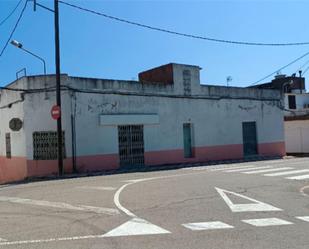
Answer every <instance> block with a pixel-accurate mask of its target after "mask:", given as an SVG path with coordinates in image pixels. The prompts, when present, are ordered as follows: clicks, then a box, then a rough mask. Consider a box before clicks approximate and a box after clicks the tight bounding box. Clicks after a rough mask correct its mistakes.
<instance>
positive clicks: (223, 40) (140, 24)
mask: <svg viewBox="0 0 309 249" xmlns="http://www.w3.org/2000/svg"><path fill="white" fill-rule="evenodd" d="M59 3H62V4H64V5H67V6H70V7H72V8H76V9H79V10H82V11H85V12H88V13H92V14H95V15H99V16H103V17H105V18H108V19H111V20H114V21H118V22H122V23H126V24H130V25H134V26H138V27H141V28H146V29H150V30H154V31H159V32H164V33H168V34H172V35H177V36H182V37H187V38H193V39H199V40H206V41H211V42H220V43H229V44H236V45H249V46H303V45H309V41H306V42H291V43H263V42H248V41H235V40H225V39H218V38H211V37H206V36H199V35H193V34H188V33H181V32H177V31H173V30H168V29H164V28H159V27H154V26H150V25H146V24H142V23H138V22H134V21H130V20H127V19H123V18H119V17H115V16H111V15H107V14H105V13H102V12H98V11H95V10H91V9H87V8H84V7H81V6H77V5H75V4H71V3H67V2H64V1H61V0H59Z"/></svg>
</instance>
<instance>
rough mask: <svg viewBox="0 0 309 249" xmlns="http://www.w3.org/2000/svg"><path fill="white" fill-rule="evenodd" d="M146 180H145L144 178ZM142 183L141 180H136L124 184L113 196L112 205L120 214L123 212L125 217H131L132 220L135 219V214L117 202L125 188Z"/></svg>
mask: <svg viewBox="0 0 309 249" xmlns="http://www.w3.org/2000/svg"><path fill="white" fill-rule="evenodd" d="M145 179H146V178H145ZM139 180H140V181H143V179H137V180H130V182H129V183H127V184H124V185H123V186H121V187H120V188H119V189H118V190H117V192H116V193H115V195H114V203H115V205H116V207H117V208H119V209H120V210H121V211H122V212H124V213H125V214H126V215H128V216H130V217H132V218H137V216H136V215H135V214H133V213H132V212H131V211H130V210H128V209H126V208H125V207H124V206H122V205H121V203H120V201H119V196H120V193H121V192H122V190H124V188H126V187H127V186H129V185H131V184H134V183H136V182H139Z"/></svg>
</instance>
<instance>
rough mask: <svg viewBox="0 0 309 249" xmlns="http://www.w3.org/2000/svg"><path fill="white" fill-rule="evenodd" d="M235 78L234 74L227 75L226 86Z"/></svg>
mask: <svg viewBox="0 0 309 249" xmlns="http://www.w3.org/2000/svg"><path fill="white" fill-rule="evenodd" d="M232 80H233V78H232V76H227V77H226V86H229V82H232Z"/></svg>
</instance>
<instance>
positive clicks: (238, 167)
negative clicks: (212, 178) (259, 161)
mask: <svg viewBox="0 0 309 249" xmlns="http://www.w3.org/2000/svg"><path fill="white" fill-rule="evenodd" d="M251 167H256V165H245V166H229V167H224V166H222V167H220V168H215V169H211V171H221V170H229V169H245V168H251Z"/></svg>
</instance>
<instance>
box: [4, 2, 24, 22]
mask: <svg viewBox="0 0 309 249" xmlns="http://www.w3.org/2000/svg"><path fill="white" fill-rule="evenodd" d="M22 1H23V0H19V2H18V3H17V5H16V6H15V8H14V9H13V10H12V11H11V12H10V14H9V15H8V16H7V17H6V18H4V19H3V20H2V21H1V22H0V26H1V25H3V24H4V23H5V22H6V21H7V20H8V19H9V18H10V17H11V16H12V15H13V14H14V12H15V11H16V10H17V8H18V6H19V5H20V4H21V2H22Z"/></svg>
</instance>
